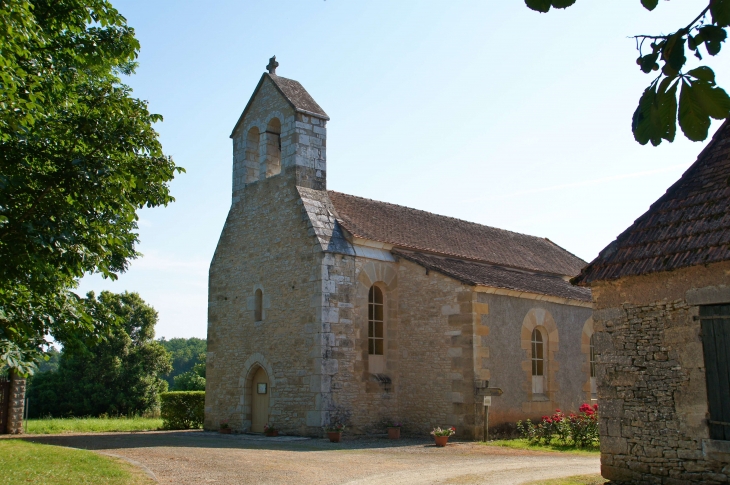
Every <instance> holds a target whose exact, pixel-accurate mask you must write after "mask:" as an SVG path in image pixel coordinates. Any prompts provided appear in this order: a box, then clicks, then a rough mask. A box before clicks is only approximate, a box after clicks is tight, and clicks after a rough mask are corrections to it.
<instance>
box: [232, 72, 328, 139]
mask: <svg viewBox="0 0 730 485" xmlns="http://www.w3.org/2000/svg"><path fill="white" fill-rule="evenodd" d="M267 78H268V79H270V80H271V81H273V83H274V86H276V88H277V89H278V90H279V92H280V93H281V94H282V96H284V98H286V100H287V101H289V104H291V106H292V108H294V110H295V111H298V112H300V113H304V114H307V115H310V116H316V117H317V118H322V119H324V120H328V121H329V119H330V117H329V116H327V113H325V112H324V110H323V109H322V108H321V107H320V106H319V105H318V104H317V102H316V101H315V100H314V98H312V96H310V95H309V93H308V92H307V90H306V89H304V86H302V85H301V84H300V83H299V81H295V80H293V79H287V78H285V77H281V76H277V75H276V74H269V73H268V72H265V73H263V74H262V75H261V79H259V83H258V84H257V85H256V89H254V90H253V94H252V95H251V97H250V98H249V100H248V103H246V107H245V108H243V112H242V113H241V116H239V117H238V121H236V125H235V126H234V127H233V131H231V138H233V134H234V133H236V130H237V129H238V125H240V124H241V122H242V121H243V118H244V117H245V116H246V112H247V111H248V108H249V107H250V106H251V103H252V102H253V100H254V98H255V97H256V94H257V93H258V91H259V89H261V85H262V84H263V83H264V79H267Z"/></svg>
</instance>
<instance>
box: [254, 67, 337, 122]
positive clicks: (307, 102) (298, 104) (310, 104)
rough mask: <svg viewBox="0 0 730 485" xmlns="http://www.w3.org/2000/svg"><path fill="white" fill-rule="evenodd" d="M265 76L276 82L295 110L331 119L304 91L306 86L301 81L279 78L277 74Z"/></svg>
mask: <svg viewBox="0 0 730 485" xmlns="http://www.w3.org/2000/svg"><path fill="white" fill-rule="evenodd" d="M264 76H269V77H270V78H271V80H272V81H274V84H276V86H277V87H278V88H279V90H280V91H281V93H282V94H283V95H284V97H285V98H286V99H288V100H289V102H290V103H291V104H292V106H294V109H295V110H297V111H299V112H301V113H306V114H310V115H314V116H317V117H318V118H324V119H326V120H329V119H330V117H329V116H327V113H325V112H324V110H323V109H322V108H321V107H320V106H319V105H318V104H317V102H316V101H315V100H314V98H312V97H311V96H310V95H309V93H308V92H307V90H306V89H304V86H302V85H301V84H299V81H295V80H293V79H287V78H285V77H281V76H277V75H276V74H273V75H270V74H268V73H264Z"/></svg>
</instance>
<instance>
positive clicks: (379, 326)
mask: <svg viewBox="0 0 730 485" xmlns="http://www.w3.org/2000/svg"><path fill="white" fill-rule="evenodd" d="M368 354H370V355H383V291H382V290H381V289H380V288H378V287H377V286H375V285H373V286H371V287H370V294H369V295H368Z"/></svg>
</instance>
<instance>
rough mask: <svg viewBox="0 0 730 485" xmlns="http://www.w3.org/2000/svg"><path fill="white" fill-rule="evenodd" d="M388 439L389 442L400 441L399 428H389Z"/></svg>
mask: <svg viewBox="0 0 730 485" xmlns="http://www.w3.org/2000/svg"><path fill="white" fill-rule="evenodd" d="M388 439H391V440H397V439H400V427H389V428H388Z"/></svg>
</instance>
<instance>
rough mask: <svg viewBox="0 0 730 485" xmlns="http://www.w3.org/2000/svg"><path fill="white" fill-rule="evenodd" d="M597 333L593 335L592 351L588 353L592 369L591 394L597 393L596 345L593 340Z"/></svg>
mask: <svg viewBox="0 0 730 485" xmlns="http://www.w3.org/2000/svg"><path fill="white" fill-rule="evenodd" d="M593 337H595V334H593V335H591V343H590V351H589V353H588V359H589V360H588V362H589V364H590V369H591V395H593V396H595V395H596V347H595V343H594V340H593Z"/></svg>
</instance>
